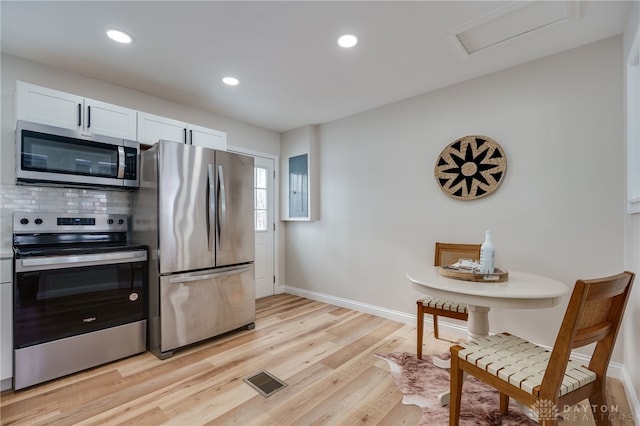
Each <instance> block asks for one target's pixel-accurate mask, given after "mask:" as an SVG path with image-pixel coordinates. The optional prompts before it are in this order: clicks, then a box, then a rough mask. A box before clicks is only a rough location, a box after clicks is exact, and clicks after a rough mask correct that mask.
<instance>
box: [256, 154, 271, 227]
mask: <svg viewBox="0 0 640 426" xmlns="http://www.w3.org/2000/svg"><path fill="white" fill-rule="evenodd" d="M254 176H255V184H254V189H253V192H254V194H255V197H254V210H255V230H256V232H266V231H267V208H268V204H267V169H265V168H264V167H256V168H255V174H254Z"/></svg>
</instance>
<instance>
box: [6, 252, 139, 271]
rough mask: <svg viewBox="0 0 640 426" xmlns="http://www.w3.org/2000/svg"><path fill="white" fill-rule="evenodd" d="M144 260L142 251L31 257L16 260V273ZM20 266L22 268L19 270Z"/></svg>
mask: <svg viewBox="0 0 640 426" xmlns="http://www.w3.org/2000/svg"><path fill="white" fill-rule="evenodd" d="M144 260H147V252H146V251H142V250H138V251H126V252H113V253H100V254H79V255H76V256H51V257H33V258H27V259H16V272H21V271H23V270H24V269H23V268H29V269H33V268H34V267H40V266H43V267H47V268H45V269H60V268H66V267H69V266H71V267H76V266H93V265H103V264H109V263H125V262H141V261H144ZM20 266H21V267H22V268H20V269H19V267H20ZM52 267H53V268H52Z"/></svg>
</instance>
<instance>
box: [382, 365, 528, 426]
mask: <svg viewBox="0 0 640 426" xmlns="http://www.w3.org/2000/svg"><path fill="white" fill-rule="evenodd" d="M375 356H376V357H378V358H381V359H384V360H385V361H387V362H388V363H389V369H390V370H391V376H392V377H393V381H394V382H395V384H396V386H398V388H400V391H401V392H402V395H403V397H402V403H403V404H405V405H417V406H418V407H420V408H422V419H421V420H420V425H429V426H432V425H448V424H449V406H445V407H442V406H441V405H440V401H438V395H439V394H440V393H442V392H444V391H446V390H448V389H449V370H443V369H442V368H438V367H436V366H435V365H433V362H432V361H431V356H428V355H423V356H422V359H418V358H416V356H415V354H410V353H406V352H395V353H390V354H375ZM460 409H461V412H460V425H469V426H475V425H514V426H515V425H537V424H538V423H537V422H534V421H532V420H531V419H529V418H528V417H527V416H525V415H524V414H522V412H521V411H520V410H519V409H518V408H517V407H516V406H515V405H514V404H513V402H512V401H511V400H510V401H509V413H508V414H507V415H506V416H503V415H502V414H501V413H500V402H499V398H498V392H497V391H496V390H495V389H493V388H491V387H490V386H488V385H486V384H484V383H483V382H481V381H480V380H478V379H476V378H475V377H471V376H467V377H466V378H465V380H464V385H463V387H462V404H461V407H460Z"/></svg>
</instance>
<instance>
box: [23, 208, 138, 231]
mask: <svg viewBox="0 0 640 426" xmlns="http://www.w3.org/2000/svg"><path fill="white" fill-rule="evenodd" d="M128 218H129V216H128V215H126V214H86V213H50V212H14V213H13V233H14V234H17V233H24V232H39V233H44V232H47V233H55V232H125V231H126V230H127V227H128Z"/></svg>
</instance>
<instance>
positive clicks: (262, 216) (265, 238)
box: [254, 157, 275, 298]
mask: <svg viewBox="0 0 640 426" xmlns="http://www.w3.org/2000/svg"><path fill="white" fill-rule="evenodd" d="M273 169H274V161H273V159H269V158H263V157H255V182H254V195H255V205H254V217H255V223H254V229H255V238H256V260H255V271H256V298H260V297H266V296H271V295H273V294H275V273H274V234H275V230H274V226H275V222H274V220H273V217H274V212H273V190H274V183H275V177H274V173H273Z"/></svg>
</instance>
